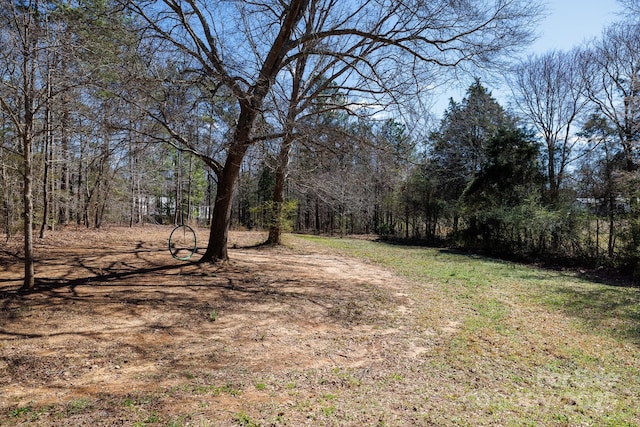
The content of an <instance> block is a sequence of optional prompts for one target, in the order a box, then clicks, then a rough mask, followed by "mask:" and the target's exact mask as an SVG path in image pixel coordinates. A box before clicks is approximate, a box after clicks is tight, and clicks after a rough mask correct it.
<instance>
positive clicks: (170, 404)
mask: <svg viewBox="0 0 640 427" xmlns="http://www.w3.org/2000/svg"><path fill="white" fill-rule="evenodd" d="M170 231H171V228H170V227H162V226H145V227H139V228H133V229H130V228H108V229H104V230H98V231H95V230H84V229H75V228H69V229H65V230H62V231H55V232H51V233H49V235H48V236H47V237H46V238H45V239H43V240H37V248H36V254H37V256H36V259H37V261H36V277H37V291H36V292H33V293H20V292H19V291H18V289H19V287H20V284H21V283H20V280H21V276H22V268H23V267H22V264H21V263H20V260H19V259H18V258H17V254H18V249H19V246H20V242H19V241H18V240H11V241H10V242H8V243H7V244H5V245H4V246H3V249H2V250H0V425H137V426H142V425H173V426H178V425H197V426H200V425H216V426H218V425H223V426H224V425H246V426H251V425H254V426H257V425H294V426H295V425H411V424H416V423H417V422H416V421H415V420H416V419H418V418H417V415H416V414H418V413H419V412H420V408H417V407H416V406H415V405H414V404H411V405H410V404H407V403H406V399H405V397H404V395H403V392H402V390H401V389H399V388H398V387H399V384H401V382H402V378H401V375H404V374H401V373H402V372H405V373H406V372H408V371H410V370H411V368H410V365H411V358H412V357H414V356H416V355H417V354H420V353H421V352H424V351H427V347H425V344H424V342H426V341H424V340H427V341H429V342H430V343H431V344H433V343H434V342H435V341H434V340H437V338H438V337H441V338H442V337H444V336H446V334H447V333H449V332H450V331H449V330H450V329H451V328H455V322H444V323H443V324H442V328H441V329H439V330H436V331H430V332H428V333H426V334H424V333H423V334H417V335H416V334H413V335H412V331H411V328H412V324H411V322H407V321H403V320H402V319H405V320H406V319H407V318H409V317H410V316H408V313H409V312H410V311H411V310H412V304H413V302H412V301H411V300H410V298H409V297H408V296H407V293H406V292H405V284H404V283H403V280H402V279H401V278H399V277H396V276H394V275H393V274H391V273H389V272H388V271H385V270H382V269H380V268H378V267H376V266H374V265H370V264H366V263H363V262H361V261H357V260H354V259H348V258H342V257H339V256H337V255H332V254H330V253H328V252H326V251H323V250H321V249H318V248H316V247H313V246H311V245H308V244H306V243H304V242H303V241H302V240H299V239H295V238H293V237H292V238H290V239H291V240H292V241H293V243H292V244H290V245H287V246H285V247H280V248H266V247H255V246H254V245H255V244H256V243H259V242H260V241H262V239H263V238H264V236H263V235H261V234H259V233H255V232H232V233H231V236H230V257H231V261H229V262H228V263H224V264H217V265H213V264H203V265H200V264H195V263H189V262H183V261H177V260H175V259H173V258H172V257H171V256H170V254H169V252H168V250H167V238H168V236H169V233H170ZM198 233H199V240H200V242H201V245H202V244H203V243H202V242H206V240H207V236H206V231H205V230H198ZM195 258H197V255H196V257H194V259H195ZM409 335H411V336H413V337H414V338H412V339H407V337H408V336H409ZM420 336H422V337H423V341H424V342H423V341H421V340H420V338H419V337H420ZM416 337H418V338H416ZM387 398H389V399H391V400H390V401H389V402H386V401H384V399H387Z"/></svg>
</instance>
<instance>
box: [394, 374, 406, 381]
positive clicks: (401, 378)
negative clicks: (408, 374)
mask: <svg viewBox="0 0 640 427" xmlns="http://www.w3.org/2000/svg"><path fill="white" fill-rule="evenodd" d="M391 379H392V380H393V381H399V382H402V381H404V376H403V375H401V374H392V375H391Z"/></svg>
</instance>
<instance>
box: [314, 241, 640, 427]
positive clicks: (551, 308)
mask: <svg viewBox="0 0 640 427" xmlns="http://www.w3.org/2000/svg"><path fill="white" fill-rule="evenodd" d="M302 238H303V239H304V240H306V241H308V242H314V243H316V244H318V245H322V246H325V247H330V248H332V250H338V251H340V252H341V253H344V254H345V255H350V256H356V257H360V258H364V259H367V260H369V261H371V262H373V263H376V264H378V265H382V266H384V267H386V268H389V269H392V270H394V271H395V272H397V273H398V274H400V275H401V276H404V277H406V278H407V279H408V282H409V283H410V286H409V289H410V292H411V294H410V297H411V299H412V300H413V301H414V302H415V303H414V306H413V307H412V311H413V316H412V318H411V319H407V321H408V322H412V323H413V324H412V327H413V328H414V333H415V335H416V336H422V337H423V338H424V340H423V341H424V342H426V343H427V344H430V345H425V346H424V351H423V352H420V353H419V354H418V355H417V356H416V357H415V359H414V360H415V363H414V364H413V365H412V368H411V369H412V370H413V372H416V373H417V374H416V375H414V377H415V378H414V380H415V382H420V381H425V383H424V384H422V386H420V385H419V384H414V387H413V390H412V392H413V393H416V394H417V395H418V396H420V394H421V393H422V395H421V399H422V408H424V409H425V413H426V414H428V415H425V417H424V422H425V423H427V424H429V423H433V424H445V425H451V424H456V425H480V424H484V425H486V424H494V425H513V426H523V425H570V426H576V425H594V426H634V425H640V399H639V398H640V348H639V345H640V289H639V288H637V287H635V288H633V287H616V286H612V285H607V284H602V283H595V282H593V281H590V280H587V279H585V278H583V277H581V276H580V274H576V273H573V272H564V271H550V270H543V269H539V268H535V267H530V266H524V265H520V264H515V263H510V262H503V261H499V260H491V259H487V258H482V257H478V256H472V255H467V254H459V253H455V252H452V251H447V250H440V249H431V248H423V247H409V246H398V245H391V244H385V243H379V242H371V241H363V240H351V239H328V238H322V237H302ZM443 336H444V337H445V338H444V340H443ZM411 377H412V375H411V374H410V373H407V374H406V377H405V381H412V379H411ZM413 399H418V397H417V396H413ZM437 408H441V409H442V412H438V411H437ZM426 409H428V410H426Z"/></svg>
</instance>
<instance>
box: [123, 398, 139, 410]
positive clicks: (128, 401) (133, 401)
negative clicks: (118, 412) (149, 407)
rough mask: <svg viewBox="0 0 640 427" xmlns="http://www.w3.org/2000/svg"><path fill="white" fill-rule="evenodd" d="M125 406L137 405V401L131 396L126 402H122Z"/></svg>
mask: <svg viewBox="0 0 640 427" xmlns="http://www.w3.org/2000/svg"><path fill="white" fill-rule="evenodd" d="M122 405H123V406H126V407H127V408H132V407H134V406H136V401H135V400H134V399H132V398H130V397H127V398H126V399H125V400H124V402H122Z"/></svg>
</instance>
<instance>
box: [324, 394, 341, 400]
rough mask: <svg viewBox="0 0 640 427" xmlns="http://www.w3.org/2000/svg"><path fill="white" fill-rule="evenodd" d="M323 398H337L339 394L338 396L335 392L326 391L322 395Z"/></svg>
mask: <svg viewBox="0 0 640 427" xmlns="http://www.w3.org/2000/svg"><path fill="white" fill-rule="evenodd" d="M322 398H323V399H325V400H336V399H337V398H338V396H336V395H335V394H331V393H326V394H323V395H322Z"/></svg>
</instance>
